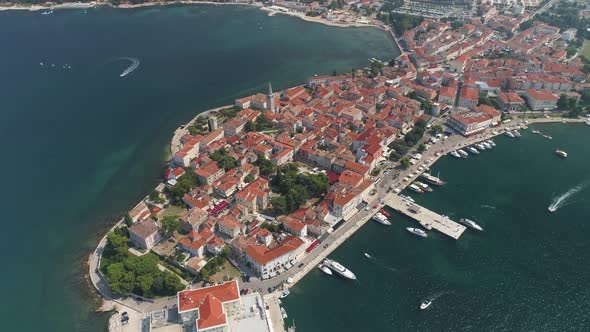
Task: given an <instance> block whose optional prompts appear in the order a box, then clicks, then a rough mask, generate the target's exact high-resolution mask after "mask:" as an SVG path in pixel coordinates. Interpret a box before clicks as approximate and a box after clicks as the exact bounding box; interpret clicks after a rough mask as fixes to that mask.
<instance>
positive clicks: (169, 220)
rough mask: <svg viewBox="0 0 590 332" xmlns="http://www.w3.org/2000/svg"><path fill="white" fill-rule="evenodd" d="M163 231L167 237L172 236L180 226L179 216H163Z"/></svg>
mask: <svg viewBox="0 0 590 332" xmlns="http://www.w3.org/2000/svg"><path fill="white" fill-rule="evenodd" d="M161 225H162V227H161V231H162V233H163V234H164V235H165V236H166V237H170V236H172V234H173V233H174V231H176V230H178V227H179V226H180V221H179V220H178V216H165V217H164V218H162V221H161Z"/></svg>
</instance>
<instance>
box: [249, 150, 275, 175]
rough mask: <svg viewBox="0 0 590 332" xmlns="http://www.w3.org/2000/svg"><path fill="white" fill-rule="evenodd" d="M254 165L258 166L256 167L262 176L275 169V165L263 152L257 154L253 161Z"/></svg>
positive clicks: (269, 173)
mask: <svg viewBox="0 0 590 332" xmlns="http://www.w3.org/2000/svg"><path fill="white" fill-rule="evenodd" d="M254 165H256V166H257V167H258V169H259V170H260V175H262V176H268V175H271V174H272V173H274V171H275V165H274V164H273V163H272V162H271V161H270V160H268V159H267V158H266V157H265V156H264V155H263V154H261V155H258V158H257V159H256V161H255V162H254Z"/></svg>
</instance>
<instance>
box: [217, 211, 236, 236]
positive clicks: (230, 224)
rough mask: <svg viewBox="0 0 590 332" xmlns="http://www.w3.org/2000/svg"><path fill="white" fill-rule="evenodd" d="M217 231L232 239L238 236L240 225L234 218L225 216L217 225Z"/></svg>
mask: <svg viewBox="0 0 590 332" xmlns="http://www.w3.org/2000/svg"><path fill="white" fill-rule="evenodd" d="M217 230H218V231H219V233H221V234H223V235H226V236H229V237H230V238H232V239H233V238H234V237H236V236H238V234H240V231H241V230H242V224H240V222H239V221H238V220H237V219H236V218H235V217H232V216H229V215H226V216H223V218H222V219H221V220H220V221H219V222H218V223H217Z"/></svg>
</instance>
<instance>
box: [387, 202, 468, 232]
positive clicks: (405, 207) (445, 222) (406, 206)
mask: <svg viewBox="0 0 590 332" xmlns="http://www.w3.org/2000/svg"><path fill="white" fill-rule="evenodd" d="M384 202H385V204H386V205H387V206H389V207H390V208H392V209H394V210H395V211H398V212H400V213H403V214H405V215H406V216H408V217H410V218H412V219H414V220H416V221H418V222H419V223H420V225H422V227H424V228H426V229H428V230H431V229H435V230H437V231H439V232H441V233H443V234H445V235H448V236H450V237H452V238H453V239H455V240H457V239H459V237H460V236H461V235H462V234H463V232H464V231H465V229H466V227H465V226H463V225H461V224H459V223H456V222H454V221H452V220H451V219H449V218H448V217H443V216H441V215H440V214H438V213H436V212H433V211H430V210H428V209H426V208H424V207H422V206H420V205H418V204H415V203H411V202H409V201H406V200H404V199H403V198H401V197H400V196H398V195H391V194H390V195H388V196H387V197H385V200H384Z"/></svg>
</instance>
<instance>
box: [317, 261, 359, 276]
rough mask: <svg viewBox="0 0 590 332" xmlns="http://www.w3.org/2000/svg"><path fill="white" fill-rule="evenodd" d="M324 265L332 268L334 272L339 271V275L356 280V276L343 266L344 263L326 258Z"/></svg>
mask: <svg viewBox="0 0 590 332" xmlns="http://www.w3.org/2000/svg"><path fill="white" fill-rule="evenodd" d="M324 265H325V266H327V267H329V268H330V269H332V270H333V271H334V272H336V273H338V274H339V275H341V276H343V277H344V278H347V279H352V280H356V276H355V275H354V273H352V272H351V271H350V270H349V269H347V268H345V267H344V266H342V264H340V263H338V262H336V261H333V260H331V259H328V258H326V259H324Z"/></svg>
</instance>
